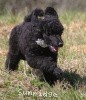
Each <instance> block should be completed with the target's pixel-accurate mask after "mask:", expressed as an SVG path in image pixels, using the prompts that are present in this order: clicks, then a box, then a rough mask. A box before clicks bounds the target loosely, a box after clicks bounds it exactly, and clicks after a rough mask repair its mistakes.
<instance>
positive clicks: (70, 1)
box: [0, 0, 86, 15]
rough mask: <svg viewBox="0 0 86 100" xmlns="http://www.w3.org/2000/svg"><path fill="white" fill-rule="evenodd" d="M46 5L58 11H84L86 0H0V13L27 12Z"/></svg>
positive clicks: (85, 9)
mask: <svg viewBox="0 0 86 100" xmlns="http://www.w3.org/2000/svg"><path fill="white" fill-rule="evenodd" d="M47 6H52V7H54V8H55V9H58V10H60V11H66V10H78V11H86V0H0V14H3V13H7V12H9V13H13V14H14V15H15V14H17V13H19V12H21V11H23V12H27V11H28V12H29V11H31V10H32V9H34V8H37V7H39V8H40V7H41V8H43V9H45V7H47Z"/></svg>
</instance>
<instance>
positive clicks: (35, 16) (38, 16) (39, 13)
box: [24, 8, 44, 22]
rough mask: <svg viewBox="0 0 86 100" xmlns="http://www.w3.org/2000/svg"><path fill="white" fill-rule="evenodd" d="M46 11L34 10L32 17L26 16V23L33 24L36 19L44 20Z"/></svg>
mask: <svg viewBox="0 0 86 100" xmlns="http://www.w3.org/2000/svg"><path fill="white" fill-rule="evenodd" d="M43 16H44V11H43V10H42V9H39V8H36V9H34V10H33V11H32V12H31V14H30V15H27V16H25V18H24V22H31V21H33V20H34V19H43Z"/></svg>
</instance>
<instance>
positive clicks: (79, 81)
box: [63, 70, 86, 88]
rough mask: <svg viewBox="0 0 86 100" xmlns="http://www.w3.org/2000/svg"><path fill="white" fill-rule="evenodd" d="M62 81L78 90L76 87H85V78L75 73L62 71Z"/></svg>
mask: <svg viewBox="0 0 86 100" xmlns="http://www.w3.org/2000/svg"><path fill="white" fill-rule="evenodd" d="M63 80H65V81H66V82H68V83H69V84H70V85H71V86H73V87H76V88H78V86H83V85H86V76H83V77H82V76H80V75H79V74H77V73H76V71H74V72H73V71H70V72H69V71H68V70H66V71H64V73H63Z"/></svg>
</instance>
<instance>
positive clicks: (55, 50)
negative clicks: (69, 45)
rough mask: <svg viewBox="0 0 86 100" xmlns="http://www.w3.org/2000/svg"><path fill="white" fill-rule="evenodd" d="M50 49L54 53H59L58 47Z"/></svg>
mask: <svg viewBox="0 0 86 100" xmlns="http://www.w3.org/2000/svg"><path fill="white" fill-rule="evenodd" d="M49 49H50V50H51V51H52V52H58V49H59V48H58V47H55V46H49Z"/></svg>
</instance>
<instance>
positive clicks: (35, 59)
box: [26, 55, 62, 76]
mask: <svg viewBox="0 0 86 100" xmlns="http://www.w3.org/2000/svg"><path fill="white" fill-rule="evenodd" d="M26 60H27V62H28V64H29V65H30V66H31V67H33V68H36V69H40V70H41V71H42V72H47V73H52V74H53V75H55V76H59V75H60V74H62V70H61V69H60V68H58V67H57V63H56V62H54V61H53V60H52V58H51V57H45V56H34V55H33V56H32V55H26Z"/></svg>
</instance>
